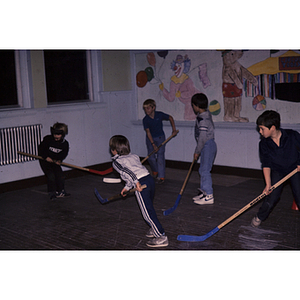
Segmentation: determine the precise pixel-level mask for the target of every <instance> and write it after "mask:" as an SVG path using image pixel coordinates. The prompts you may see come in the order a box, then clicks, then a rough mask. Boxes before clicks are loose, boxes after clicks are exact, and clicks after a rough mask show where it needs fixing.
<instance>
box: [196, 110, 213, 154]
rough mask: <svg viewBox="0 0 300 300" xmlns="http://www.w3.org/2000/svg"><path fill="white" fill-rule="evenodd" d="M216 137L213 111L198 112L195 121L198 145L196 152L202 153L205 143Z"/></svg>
mask: <svg viewBox="0 0 300 300" xmlns="http://www.w3.org/2000/svg"><path fill="white" fill-rule="evenodd" d="M213 138H214V123H213V120H212V117H211V113H210V112H209V111H208V110H206V111H205V112H203V113H199V114H197V118H196V122H195V139H196V142H197V146H196V149H195V153H197V154H200V153H201V150H202V148H203V147H204V145H205V143H206V142H207V141H208V140H210V139H213Z"/></svg>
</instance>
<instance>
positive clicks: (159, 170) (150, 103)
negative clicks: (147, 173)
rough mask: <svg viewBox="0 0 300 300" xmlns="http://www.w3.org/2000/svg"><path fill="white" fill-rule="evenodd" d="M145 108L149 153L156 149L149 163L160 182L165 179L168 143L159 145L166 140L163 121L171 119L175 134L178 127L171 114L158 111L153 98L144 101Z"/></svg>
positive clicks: (157, 180) (144, 120) (145, 126)
mask: <svg viewBox="0 0 300 300" xmlns="http://www.w3.org/2000/svg"><path fill="white" fill-rule="evenodd" d="M143 109H144V111H145V113H146V116H145V117H144V118H143V126H144V129H145V131H146V145H147V151H148V155H149V154H150V153H151V152H152V151H153V150H156V153H155V154H154V155H151V156H150V157H149V158H148V162H149V165H150V167H151V170H152V174H153V177H155V178H156V182H157V183H158V184H161V183H164V181H165V165H166V163H165V149H166V145H162V146H161V147H160V148H159V149H158V146H159V145H161V143H162V142H164V141H165V139H166V138H165V133H164V131H163V123H162V121H164V120H165V121H170V123H171V126H172V134H173V135H174V136H175V135H176V134H177V133H176V127H175V122H174V119H173V117H172V116H171V115H168V114H165V113H163V112H161V111H156V103H155V101H154V100H153V99H147V100H146V101H144V103H143Z"/></svg>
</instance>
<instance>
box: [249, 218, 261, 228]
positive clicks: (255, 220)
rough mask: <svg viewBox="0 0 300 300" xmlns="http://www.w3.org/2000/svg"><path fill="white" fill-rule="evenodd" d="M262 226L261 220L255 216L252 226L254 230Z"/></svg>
mask: <svg viewBox="0 0 300 300" xmlns="http://www.w3.org/2000/svg"><path fill="white" fill-rule="evenodd" d="M260 224H261V220H260V219H259V218H258V217H257V216H255V217H254V218H253V219H252V221H251V226H252V227H254V228H256V227H258V226H259V225H260Z"/></svg>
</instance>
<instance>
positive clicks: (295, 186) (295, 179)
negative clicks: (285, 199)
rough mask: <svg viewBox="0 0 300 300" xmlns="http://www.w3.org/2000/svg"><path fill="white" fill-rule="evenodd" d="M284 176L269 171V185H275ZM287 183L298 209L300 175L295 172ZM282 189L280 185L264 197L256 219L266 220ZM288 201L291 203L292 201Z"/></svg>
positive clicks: (299, 201) (299, 203)
mask: <svg viewBox="0 0 300 300" xmlns="http://www.w3.org/2000/svg"><path fill="white" fill-rule="evenodd" d="M295 168H296V167H295ZM285 175H287V174H280V173H278V172H275V171H272V170H271V185H274V184H275V183H277V182H278V181H279V180H281V179H282V178H283V177H284V176H285ZM289 181H290V183H291V187H292V193H293V196H294V198H295V202H296V203H297V205H298V207H300V173H299V172H297V173H296V174H295V175H293V176H292V177H291V178H290V179H289ZM283 187H284V185H283V184H281V185H280V186H278V187H277V188H276V189H275V190H273V192H272V193H271V194H269V195H268V196H266V197H265V199H264V202H263V204H262V206H261V207H260V209H259V211H258V213H257V217H258V218H259V219H260V220H262V221H264V220H266V219H267V218H268V216H269V214H270V213H271V211H272V210H273V208H274V207H275V206H276V204H277V203H278V202H279V200H280V195H281V193H282V190H283ZM290 200H291V201H292V199H290Z"/></svg>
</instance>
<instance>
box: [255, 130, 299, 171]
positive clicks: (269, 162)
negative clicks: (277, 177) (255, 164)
mask: <svg viewBox="0 0 300 300" xmlns="http://www.w3.org/2000/svg"><path fill="white" fill-rule="evenodd" d="M280 130H281V133H282V135H281V137H280V143H279V146H277V144H276V143H275V142H274V141H273V140H272V139H271V138H270V137H269V138H263V137H262V139H261V141H260V142H259V154H260V160H261V164H262V168H270V169H271V170H275V171H277V172H280V173H288V172H291V171H292V170H293V169H294V168H296V167H297V165H300V134H299V133H298V132H297V131H295V130H292V129H280Z"/></svg>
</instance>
